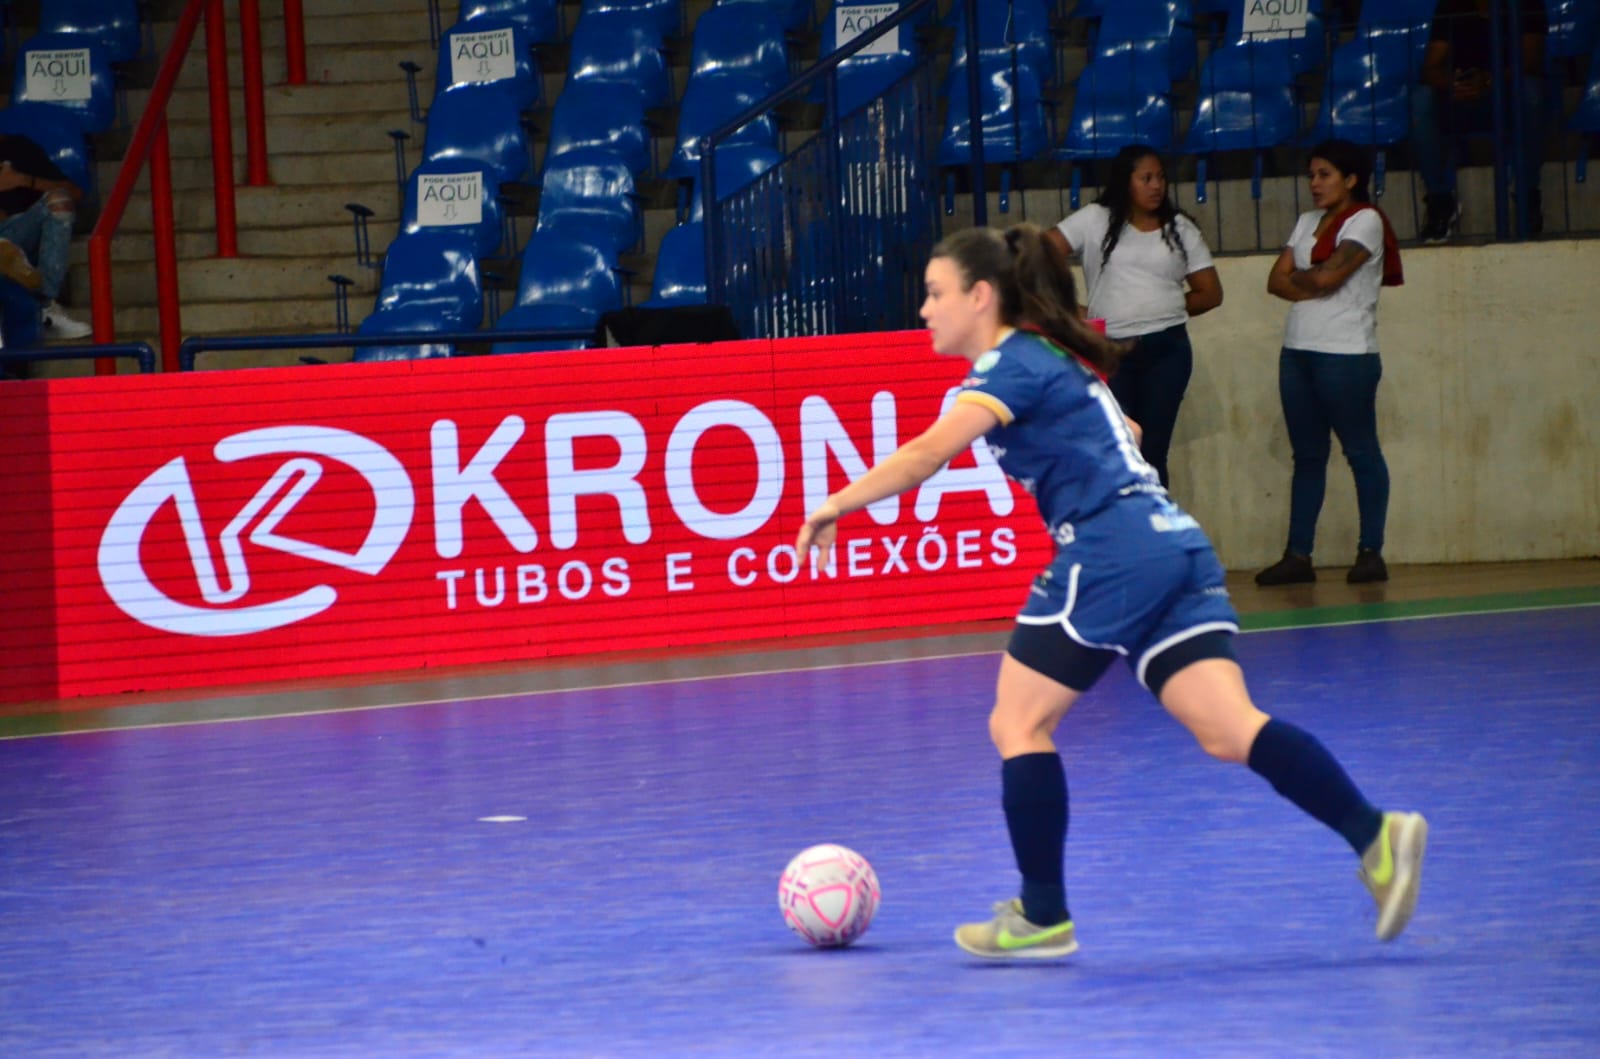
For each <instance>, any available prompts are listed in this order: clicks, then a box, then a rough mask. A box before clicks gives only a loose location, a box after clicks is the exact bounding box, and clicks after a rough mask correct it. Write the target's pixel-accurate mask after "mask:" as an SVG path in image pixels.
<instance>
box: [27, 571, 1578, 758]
mask: <svg viewBox="0 0 1600 1059" xmlns="http://www.w3.org/2000/svg"><path fill="white" fill-rule="evenodd" d="M1450 602H1454V603H1456V604H1458V605H1460V604H1464V603H1467V602H1470V600H1455V601H1450ZM1359 605H1360V604H1357V605H1356V606H1359ZM1389 605H1391V606H1393V605H1396V604H1389ZM1399 605H1401V606H1405V605H1409V604H1399ZM1416 605H1419V606H1425V605H1426V601H1418V603H1417V604H1416ZM1586 607H1600V599H1596V600H1579V601H1573V602H1561V603H1546V604H1530V605H1524V606H1516V605H1512V606H1506V607H1494V608H1490V609H1484V610H1479V609H1473V608H1471V607H1465V606H1463V607H1462V608H1461V609H1455V610H1441V611H1437V612H1426V613H1417V614H1387V615H1383V614H1380V615H1374V616H1371V617H1366V618H1347V619H1335V620H1332V621H1321V622H1319V621H1316V620H1314V617H1313V616H1314V615H1315V614H1316V610H1315V609H1309V610H1307V611H1306V612H1305V613H1306V615H1307V617H1308V619H1310V620H1307V621H1304V622H1300V623H1295V624H1289V625H1276V624H1275V625H1270V626H1267V627H1264V628H1249V627H1247V626H1246V627H1242V628H1241V629H1240V635H1258V634H1264V633H1283V632H1297V631H1301V630H1305V629H1336V628H1343V627H1346V626H1351V625H1380V624H1387V623H1390V622H1406V621H1428V620H1432V619H1436V618H1469V617H1480V616H1492V615H1497V614H1526V613H1530V612H1543V611H1558V610H1579V609H1583V608H1586ZM1324 609H1326V610H1335V609H1341V610H1342V609H1345V608H1324ZM1270 613H1271V614H1272V615H1273V616H1274V617H1276V616H1278V615H1280V614H1283V613H1292V612H1276V611H1275V612H1270ZM957 635H982V634H972V633H969V634H957ZM994 635H997V636H998V635H1001V633H1000V632H999V631H997V632H996V633H995V634H994ZM878 642H882V643H892V642H894V641H892V640H887V641H878ZM905 642H908V643H910V642H915V641H914V640H908V641H905ZM852 646H853V645H852ZM837 649H838V648H837V647H831V648H830V647H820V648H798V649H794V648H791V649H790V650H795V651H796V652H797V653H798V651H803V650H837ZM776 650H784V649H783V648H777V649H776ZM1003 653H1004V651H1003V649H1002V650H992V649H991V650H983V651H949V652H944V653H940V654H931V655H919V656H917V657H915V658H874V659H865V660H863V661H859V662H826V663H821V664H818V665H792V666H779V667H775V668H769V669H750V670H742V671H739V672H733V673H707V674H704V675H701V676H680V677H655V678H652V679H648V680H620V681H615V682H612V683H602V684H575V685H573V686H571V687H562V688H532V689H527V690H522V691H504V692H495V693H493V694H489V695H472V696H466V697H463V696H452V697H449V698H430V699H409V700H405V701H401V702H374V703H366V704H362V705H350V706H329V707H317V708H312V709H304V710H297V709H284V710H272V711H270V712H261V713H251V714H245V715H241V716H236V717H196V718H187V719H183V720H166V721H148V722H139V721H133V722H130V723H128V724H117V723H115V722H114V715H115V714H117V713H120V712H123V711H128V710H140V709H166V708H170V707H171V706H173V705H176V704H167V703H154V704H149V705H148V706H110V707H107V708H106V710H105V711H104V712H105V713H108V714H112V715H113V719H111V720H108V721H107V723H102V724H98V725H92V726H90V725H86V726H84V727H82V728H66V729H58V730H55V731H40V732H17V733H0V743H5V742H12V741H17V740H23V739H45V738H50V737H55V736H74V735H103V734H106V733H109V732H136V731H149V730H152V729H161V728H188V727H193V726H196V725H215V724H240V723H246V722H251V721H275V720H284V719H289V718H300V717H326V716H330V715H332V714H341V713H343V714H349V713H371V712H373V711H376V710H401V709H409V708H411V707H414V706H443V705H447V704H451V703H454V704H457V705H463V706H470V705H475V704H477V703H490V702H498V701H501V700H504V699H523V698H539V697H543V696H547V695H562V694H569V693H570V694H587V693H589V692H595V691H623V690H627V689H629V688H645V687H669V686H671V685H674V684H698V683H703V682H706V681H712V680H734V679H740V678H744V677H771V676H782V675H784V674H786V673H826V672H828V671H830V670H835V669H862V668H866V667H869V666H885V665H906V664H910V663H916V662H941V661H949V660H951V659H957V658H979V657H983V656H987V655H998V654H1003ZM723 657H728V656H723ZM734 657H736V656H734ZM618 664H639V665H648V664H651V663H643V662H641V663H618ZM464 679H470V678H464ZM296 694H308V695H309V694H316V693H315V692H298V693H296ZM100 712H102V711H92V712H91V711H85V713H84V714H78V715H76V716H95V715H97V714H99V713H100ZM36 716H38V717H40V718H51V717H71V716H75V715H74V714H70V713H67V714H40V715H36ZM29 719H31V718H12V719H11V721H12V722H13V723H15V722H17V721H26V720H29ZM3 723H5V719H3V718H0V724H3Z"/></svg>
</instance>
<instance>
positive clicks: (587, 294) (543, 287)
mask: <svg viewBox="0 0 1600 1059" xmlns="http://www.w3.org/2000/svg"><path fill="white" fill-rule="evenodd" d="M622 300H623V299H622V284H621V282H620V281H619V279H618V278H617V271H616V260H615V259H614V258H612V257H610V256H608V255H607V254H606V253H605V252H604V251H602V250H600V249H598V248H597V247H595V246H593V245H591V244H589V243H583V242H576V241H573V240H571V239H564V238H562V237H561V236H559V235H552V234H550V233H548V232H535V233H533V235H531V236H529V237H528V243H527V245H526V246H524V247H523V248H522V274H521V276H520V277H519V279H518V282H517V304H516V306H515V307H514V308H512V309H509V310H507V311H506V312H505V313H503V314H502V315H501V317H500V319H499V321H498V322H497V323H496V327H498V328H499V329H501V330H510V329H511V328H514V327H515V328H552V329H563V330H564V329H569V328H579V329H593V327H594V326H595V325H596V324H597V323H599V321H600V317H601V316H603V315H604V314H606V313H608V312H611V311H613V310H615V309H620V308H622ZM584 344H586V343H584ZM579 345H581V344H574V343H572V342H567V341H559V342H553V343H551V344H549V345H544V344H540V345H537V346H536V345H530V344H529V343H526V342H511V343H505V344H500V343H497V344H496V345H495V346H494V352H496V353H506V352H514V351H516V350H527V349H540V348H542V349H572V348H578V346H579Z"/></svg>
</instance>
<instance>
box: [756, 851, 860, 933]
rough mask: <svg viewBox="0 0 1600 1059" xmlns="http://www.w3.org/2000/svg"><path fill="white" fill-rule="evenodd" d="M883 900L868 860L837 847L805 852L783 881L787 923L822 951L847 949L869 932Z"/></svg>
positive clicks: (792, 863)
mask: <svg viewBox="0 0 1600 1059" xmlns="http://www.w3.org/2000/svg"><path fill="white" fill-rule="evenodd" d="M878 897H879V891H878V876H877V873H876V872H874V871H873V870H872V865H870V864H868V863H867V858H865V857H863V856H862V855H861V854H859V853H857V852H856V851H855V850H853V849H847V848H846V847H844V846H837V845H834V844H832V843H824V844H822V845H820V846H812V847H811V848H810V849H804V850H801V851H800V852H799V853H798V854H797V855H796V856H795V858H794V860H791V861H790V862H789V866H788V867H787V868H785V869H783V877H782V878H780V879H779V880H778V908H779V910H781V911H782V912H783V921H784V922H785V923H787V924H789V929H790V930H792V931H794V932H795V933H796V934H798V935H800V936H801V937H802V938H805V939H806V940H807V941H809V942H810V943H811V944H812V945H815V946H816V947H817V948H819V949H836V948H842V947H843V946H845V945H848V944H850V943H851V942H852V941H855V940H856V939H857V938H859V937H860V936H861V935H863V934H865V933H866V932H867V928H868V927H869V926H871V925H872V917H873V916H874V915H876V914H877V912H878Z"/></svg>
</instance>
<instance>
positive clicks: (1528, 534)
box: [1171, 240, 1600, 569]
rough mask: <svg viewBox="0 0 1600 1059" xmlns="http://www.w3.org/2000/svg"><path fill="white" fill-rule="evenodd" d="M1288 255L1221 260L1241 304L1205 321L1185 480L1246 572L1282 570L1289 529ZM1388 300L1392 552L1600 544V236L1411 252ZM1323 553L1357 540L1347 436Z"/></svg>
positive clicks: (1578, 553) (1574, 551)
mask: <svg viewBox="0 0 1600 1059" xmlns="http://www.w3.org/2000/svg"><path fill="white" fill-rule="evenodd" d="M1274 256H1275V255H1251V256H1248V257H1229V258H1223V259H1221V260H1219V262H1218V271H1219V273H1220V274H1221V277H1222V282H1223V289H1224V291H1225V295H1226V300H1225V302H1224V304H1223V305H1222V307H1221V308H1219V309H1216V310H1214V311H1213V312H1212V313H1210V314H1209V315H1207V316H1203V317H1201V318H1199V319H1197V320H1195V321H1193V322H1192V323H1191V325H1190V333H1191V336H1192V338H1193V340H1194V346H1195V373H1194V377H1193V379H1192V381H1191V382H1190V386H1189V391H1188V396H1187V397H1186V399H1185V401H1184V405H1183V409H1182V412H1181V413H1180V416H1179V420H1178V430H1177V437H1176V440H1175V443H1174V450H1173V454H1172V458H1171V467H1172V475H1173V481H1172V489H1173V493H1174V495H1175V496H1176V497H1177V499H1178V501H1179V502H1180V503H1181V504H1183V505H1184V506H1185V507H1186V508H1188V509H1189V510H1190V511H1191V512H1193V513H1194V514H1195V515H1196V517H1198V518H1199V519H1200V520H1201V522H1202V524H1204V525H1205V527H1206V528H1207V530H1208V531H1209V532H1210V534H1211V538H1212V540H1213V541H1214V542H1215V543H1216V546H1217V549H1218V551H1219V552H1220V554H1221V556H1222V559H1223V562H1224V563H1225V564H1226V565H1227V566H1228V567H1229V568H1230V569H1248V568H1253V567H1257V566H1261V565H1264V564H1266V563H1268V562H1270V561H1272V560H1273V559H1275V558H1276V557H1277V556H1278V555H1279V554H1281V552H1282V550H1283V545H1284V537H1285V534H1286V532H1287V528H1288V508H1289V501H1288V495H1289V479H1290V472H1291V461H1290V453H1289V441H1288V435H1287V432H1286V431H1285V429H1284V425H1283V413H1282V410H1281V407H1280V405H1279V402H1278V392H1277V357H1278V351H1279V349H1280V348H1281V345H1282V338H1283V324H1284V320H1285V318H1286V316H1287V312H1288V303H1286V302H1283V301H1280V300H1278V299H1276V298H1272V297H1270V296H1269V295H1268V294H1267V293H1266V277H1267V272H1268V269H1269V268H1270V266H1271V264H1272V261H1273V258H1274ZM1404 260H1405V268H1406V284H1405V286H1403V287H1400V288H1398V289H1385V290H1384V292H1383V295H1382V299H1381V301H1380V304H1379V311H1378V318H1379V343H1380V346H1381V348H1382V353H1383V360H1384V378H1383V383H1382V385H1381V386H1380V388H1379V395H1378V419H1379V436H1380V438H1381V440H1382V442H1383V446H1384V452H1385V455H1386V456H1387V458H1388V462H1389V472H1390V476H1391V480H1392V487H1391V497H1390V503H1389V526H1388V542H1387V545H1386V547H1385V554H1386V556H1387V557H1388V558H1389V559H1390V561H1391V562H1401V563H1433V562H1486V561H1498V560H1515V559H1549V558H1562V557H1585V556H1593V555H1596V554H1600V295H1597V294H1596V293H1595V291H1594V289H1593V281H1594V278H1595V277H1596V276H1600V241H1593V240H1563V241H1550V242H1539V243H1524V244H1504V245H1491V246H1473V247H1438V248H1427V249H1415V250H1407V251H1405V252H1404ZM1328 484H1329V488H1328V498H1327V503H1326V504H1325V506H1324V508H1323V512H1322V519H1321V521H1320V523H1319V524H1318V533H1317V542H1318V544H1317V553H1316V559H1317V561H1318V562H1319V563H1326V564H1330V565H1332V564H1339V563H1348V562H1349V561H1351V560H1352V559H1353V558H1354V555H1355V549H1356V506H1355V493H1354V488H1353V485H1352V482H1351V477H1350V472H1349V467H1348V465H1347V464H1346V463H1345V462H1344V460H1343V458H1342V456H1341V455H1340V453H1339V448H1338V446H1337V444H1335V445H1334V455H1333V457H1332V459H1331V461H1330V465H1329V475H1328Z"/></svg>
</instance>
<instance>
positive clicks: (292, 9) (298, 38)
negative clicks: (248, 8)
mask: <svg viewBox="0 0 1600 1059" xmlns="http://www.w3.org/2000/svg"><path fill="white" fill-rule="evenodd" d="M283 47H284V51H285V52H286V55H285V60H284V61H285V66H286V67H287V70H288V82H289V84H291V85H303V84H305V83H306V24H305V13H304V12H303V11H302V10H301V7H300V0H283Z"/></svg>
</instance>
